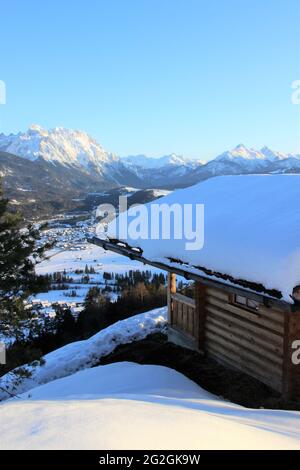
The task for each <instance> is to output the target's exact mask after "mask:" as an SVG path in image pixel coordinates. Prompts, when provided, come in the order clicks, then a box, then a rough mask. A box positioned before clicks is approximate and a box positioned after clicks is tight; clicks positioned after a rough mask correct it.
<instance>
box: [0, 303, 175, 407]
mask: <svg viewBox="0 0 300 470" xmlns="http://www.w3.org/2000/svg"><path fill="white" fill-rule="evenodd" d="M166 321H167V312H166V308H165V307H164V308H158V309H155V310H151V311H149V312H145V313H141V314H139V315H135V316H133V317H130V318H127V319H125V320H121V321H119V322H117V323H114V324H113V325H110V326H109V327H107V328H105V329H104V330H101V331H100V332H99V333H97V334H95V335H94V336H92V337H91V338H89V339H87V340H84V341H77V342H74V343H70V344H67V345H66V346H63V347H62V348H59V349H56V350H55V351H52V352H51V353H49V354H46V356H44V360H45V364H43V365H42V366H38V367H35V368H33V369H32V368H31V367H30V366H28V370H31V371H32V375H31V377H30V378H29V379H26V378H25V379H23V380H22V381H21V382H19V383H18V384H15V383H14V382H15V380H14V376H13V374H11V373H7V374H6V375H4V376H2V377H1V378H0V386H1V389H0V400H5V399H7V398H9V394H8V393H6V392H5V390H7V391H8V392H13V393H17V394H19V393H23V392H25V391H28V390H30V389H32V388H34V387H36V386H38V385H40V384H45V383H48V382H51V381H52V380H55V379H57V378H60V377H66V376H68V375H71V374H74V372H77V371H78V370H81V369H85V368H89V367H92V366H93V365H95V364H97V363H98V362H99V359H100V358H101V357H102V356H106V355H107V354H110V353H111V352H112V351H113V350H114V349H115V348H116V347H117V346H118V345H119V344H126V343H131V342H132V341H137V340H141V339H143V338H145V337H146V336H147V335H149V334H151V333H156V332H158V331H161V329H162V328H164V326H165V325H166Z"/></svg>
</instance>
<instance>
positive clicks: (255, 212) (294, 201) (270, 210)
mask: <svg viewBox="0 0 300 470" xmlns="http://www.w3.org/2000/svg"><path fill="white" fill-rule="evenodd" d="M163 203H167V204H169V205H171V204H174V203H179V204H181V205H183V204H191V203H192V204H194V205H195V204H204V213H205V217H204V236H205V239H204V246H203V248H202V249H197V250H188V249H186V239H175V237H174V233H171V239H162V238H161V237H160V238H158V239H141V238H138V239H134V238H132V237H130V236H127V238H126V241H127V243H128V244H129V245H130V246H132V247H139V248H141V249H142V250H143V257H144V258H146V259H147V260H150V261H155V262H162V263H164V264H167V265H170V266H171V265H172V264H173V265H176V264H178V263H177V261H176V260H178V261H179V260H180V261H181V262H183V263H185V264H184V266H185V270H186V271H191V272H196V271H197V269H198V270H199V269H200V271H199V272H200V273H201V274H202V275H203V276H204V277H205V276H206V277H214V278H217V279H218V280H220V279H221V281H222V282H223V281H224V282H229V283H234V282H235V281H236V280H238V281H240V282H241V284H240V285H243V282H244V281H247V282H249V283H253V286H254V287H253V286H252V287H251V285H250V288H251V289H252V290H256V289H255V284H257V285H258V284H259V285H261V286H263V288H264V289H265V290H266V291H267V294H268V292H271V294H270V295H271V296H272V292H274V297H278V298H281V299H282V300H285V301H287V302H291V303H292V302H293V300H292V298H291V295H292V292H293V289H294V287H295V286H297V285H299V284H300V208H299V203H300V175H246V176H244V175H243V176H220V177H216V178H211V179H209V180H206V181H204V182H201V183H199V184H197V185H195V186H192V187H189V188H186V189H181V190H177V191H174V192H173V193H171V194H169V195H167V196H165V197H163V198H161V199H160V200H159V201H153V202H152V203H149V204H147V207H148V208H149V207H150V206H151V205H152V204H163ZM124 217H125V213H122V214H121V215H120V216H119V222H121V223H122V224H124V223H125V218H124ZM150 224H151V222H150ZM108 236H110V237H115V236H116V233H115V227H114V225H111V226H110V227H109V230H108ZM195 270H196V271H195ZM245 287H247V286H245ZM258 290H259V289H258Z"/></svg>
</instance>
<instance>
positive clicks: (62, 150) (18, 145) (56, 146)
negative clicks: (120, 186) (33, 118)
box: [0, 124, 113, 168]
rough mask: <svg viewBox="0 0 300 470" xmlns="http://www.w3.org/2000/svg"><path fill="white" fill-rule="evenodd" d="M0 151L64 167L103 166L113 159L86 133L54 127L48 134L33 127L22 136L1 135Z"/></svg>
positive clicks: (34, 125) (35, 125)
mask: <svg viewBox="0 0 300 470" xmlns="http://www.w3.org/2000/svg"><path fill="white" fill-rule="evenodd" d="M0 150H3V151H6V152H9V153H12V154H15V155H18V156H20V157H23V158H27V159H29V160H32V161H33V160H36V159H38V158H43V159H44V160H46V161H49V162H57V163H60V164H63V165H66V164H67V165H80V166H83V167H85V168H87V167H89V166H91V165H92V166H94V167H97V168H99V167H101V165H102V163H103V162H107V161H109V160H113V155H111V154H109V153H107V152H106V151H105V150H104V149H103V148H102V147H101V145H100V144H98V143H97V142H96V141H95V140H94V139H93V138H92V137H90V136H89V135H88V134H87V133H86V132H82V131H77V130H70V129H65V128H63V127H55V128H54V129H51V130H49V131H47V130H45V129H43V127H41V126H40V125H38V124H33V125H31V126H30V128H29V129H28V130H27V131H26V132H23V133H18V134H10V135H9V136H5V135H1V136H0Z"/></svg>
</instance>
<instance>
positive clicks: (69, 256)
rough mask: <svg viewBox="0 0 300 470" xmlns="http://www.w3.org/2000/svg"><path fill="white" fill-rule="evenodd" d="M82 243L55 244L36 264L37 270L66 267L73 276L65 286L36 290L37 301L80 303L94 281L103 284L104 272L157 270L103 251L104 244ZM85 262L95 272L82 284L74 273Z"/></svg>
mask: <svg viewBox="0 0 300 470" xmlns="http://www.w3.org/2000/svg"><path fill="white" fill-rule="evenodd" d="M75 247H76V245H75ZM83 247H84V248H85V249H81V250H71V249H66V250H62V249H58V248H55V249H52V250H50V251H49V252H48V253H47V256H48V259H45V260H44V261H42V262H41V263H39V264H38V265H37V266H36V272H37V274H52V273H55V272H61V273H63V272H64V271H66V274H67V275H68V276H70V277H72V278H73V279H74V283H73V284H69V283H67V284H69V288H68V289H63V290H50V291H49V292H42V293H39V294H37V295H36V296H35V297H34V299H35V300H36V301H41V302H46V301H48V302H50V303H56V302H66V303H68V304H70V303H73V302H76V303H82V302H83V301H84V299H85V297H86V294H87V292H88V290H89V288H90V287H91V285H93V284H95V283H97V285H100V286H101V285H103V286H104V279H103V274H104V272H108V273H114V274H125V273H126V272H128V271H130V270H139V271H145V270H148V271H151V272H153V273H154V272H159V270H158V269H156V268H153V267H150V266H145V265H143V264H142V263H140V262H138V261H134V260H130V259H129V258H127V257H125V256H121V255H118V254H116V253H112V252H109V251H105V250H103V248H101V247H98V246H96V245H92V244H90V243H84V244H83ZM86 265H87V266H88V267H89V268H91V267H92V268H94V270H95V274H89V278H90V282H89V283H88V284H81V283H80V278H81V275H80V274H76V273H75V271H78V270H81V271H83V272H84V270H85V266H86ZM77 281H78V282H77ZM75 288H76V289H75ZM74 289H75V290H76V296H72V297H71V292H72V291H73V290H74ZM112 295H113V294H111V296H112Z"/></svg>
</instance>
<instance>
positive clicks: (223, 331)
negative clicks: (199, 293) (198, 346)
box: [205, 288, 286, 391]
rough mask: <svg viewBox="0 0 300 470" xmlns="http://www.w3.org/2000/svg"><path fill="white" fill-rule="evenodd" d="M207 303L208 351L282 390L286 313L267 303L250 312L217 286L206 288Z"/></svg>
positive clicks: (215, 356) (213, 355) (222, 360)
mask: <svg viewBox="0 0 300 470" xmlns="http://www.w3.org/2000/svg"><path fill="white" fill-rule="evenodd" d="M205 305H206V306H205V308H206V323H205V349H206V351H207V353H208V354H209V355H210V356H212V357H214V358H215V359H217V360H219V361H221V362H223V363H226V364H228V365H229V366H232V367H234V368H236V369H239V370H242V371H243V372H245V373H247V374H249V375H250V376H252V377H255V378H257V379H258V380H260V381H261V382H263V383H265V384H267V385H269V386H271V387H272V388H274V389H275V390H278V391H281V389H282V374H283V343H284V317H285V315H286V314H284V312H282V311H280V310H274V309H273V308H272V309H270V308H267V307H265V306H263V305H261V306H260V308H259V310H258V312H257V313H256V312H251V311H247V310H245V309H243V308H240V307H238V306H236V305H233V304H232V303H231V302H230V301H229V296H228V293H226V292H224V291H222V290H219V289H213V288H207V289H206V304H205Z"/></svg>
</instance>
